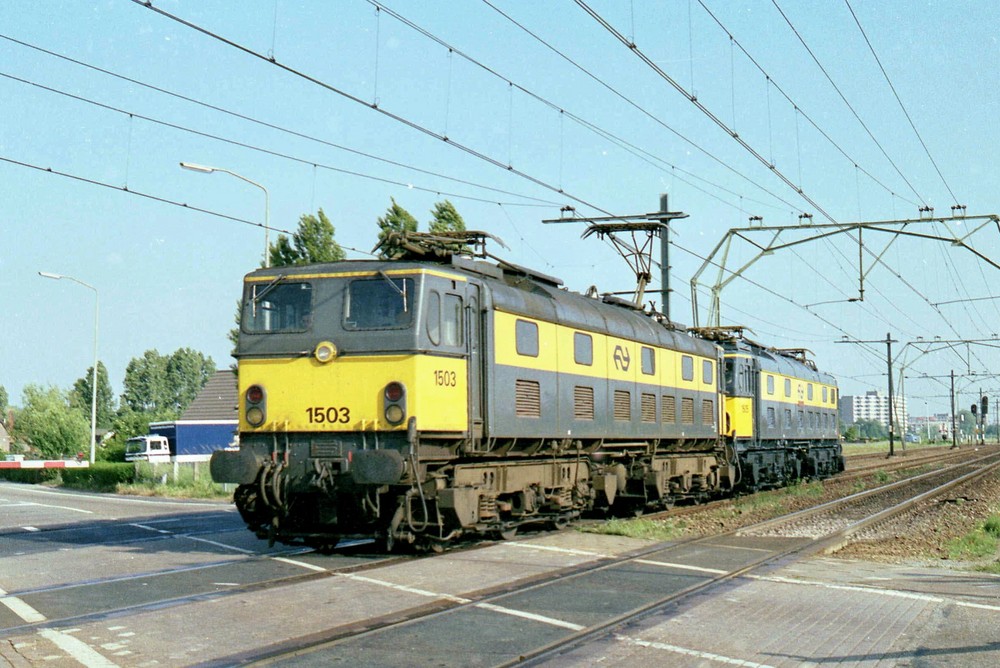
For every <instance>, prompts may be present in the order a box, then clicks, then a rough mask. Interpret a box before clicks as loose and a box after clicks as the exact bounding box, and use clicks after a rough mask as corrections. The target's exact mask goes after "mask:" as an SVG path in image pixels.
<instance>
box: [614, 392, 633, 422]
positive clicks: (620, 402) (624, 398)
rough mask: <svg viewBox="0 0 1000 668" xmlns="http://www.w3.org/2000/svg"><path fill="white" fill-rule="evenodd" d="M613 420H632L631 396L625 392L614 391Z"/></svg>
mask: <svg viewBox="0 0 1000 668" xmlns="http://www.w3.org/2000/svg"><path fill="white" fill-rule="evenodd" d="M615 419H616V420H631V419H632V395H631V394H629V392H627V391H626V390H615Z"/></svg>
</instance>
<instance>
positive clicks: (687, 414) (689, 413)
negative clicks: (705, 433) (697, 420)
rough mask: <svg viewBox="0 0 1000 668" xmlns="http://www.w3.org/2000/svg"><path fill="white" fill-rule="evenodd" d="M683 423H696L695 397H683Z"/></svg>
mask: <svg viewBox="0 0 1000 668" xmlns="http://www.w3.org/2000/svg"><path fill="white" fill-rule="evenodd" d="M681 424H694V399H692V398H691V397H681Z"/></svg>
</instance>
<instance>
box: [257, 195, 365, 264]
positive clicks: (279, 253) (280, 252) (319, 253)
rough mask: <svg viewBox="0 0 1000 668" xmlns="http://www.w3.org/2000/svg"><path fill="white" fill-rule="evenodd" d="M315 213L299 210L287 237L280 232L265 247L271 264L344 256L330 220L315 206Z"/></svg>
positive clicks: (310, 261)
mask: <svg viewBox="0 0 1000 668" xmlns="http://www.w3.org/2000/svg"><path fill="white" fill-rule="evenodd" d="M318 213H319V215H318V216H313V215H311V214H303V215H302V216H301V217H300V218H299V228H298V230H296V231H295V233H294V234H292V238H291V240H289V238H288V236H287V235H284V234H281V235H279V236H278V240H277V241H276V242H275V243H273V244H271V246H270V248H269V249H268V252H269V258H270V260H271V266H272V267H288V266H292V265H299V264H312V263H314V262H338V261H340V260H343V259H344V258H345V257H347V256H346V254H345V253H344V249H343V248H341V247H340V244H338V243H337V242H336V241H335V240H334V238H333V235H334V228H333V223H331V222H330V219H329V218H327V217H326V214H325V213H323V209H320V210H319V212H318Z"/></svg>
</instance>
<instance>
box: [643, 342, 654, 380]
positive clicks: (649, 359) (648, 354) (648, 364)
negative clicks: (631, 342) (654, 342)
mask: <svg viewBox="0 0 1000 668" xmlns="http://www.w3.org/2000/svg"><path fill="white" fill-rule="evenodd" d="M642 372H643V373H644V374H646V375H647V376H652V375H653V374H654V373H656V354H655V353H654V352H653V349H652V348H647V347H646V346H643V347H642Z"/></svg>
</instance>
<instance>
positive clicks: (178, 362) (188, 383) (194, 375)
mask: <svg viewBox="0 0 1000 668" xmlns="http://www.w3.org/2000/svg"><path fill="white" fill-rule="evenodd" d="M166 373H167V379H166V380H167V391H168V398H169V401H170V404H171V406H170V408H171V409H172V410H173V411H175V412H176V413H177V414H178V415H180V414H181V413H182V412H184V410H185V409H186V408H187V407H188V406H190V405H191V402H192V401H194V398H195V397H196V396H198V392H200V391H201V388H203V387H205V383H207V382H208V379H209V378H211V377H212V375H213V374H214V373H215V362H214V361H213V360H212V358H211V357H205V356H204V355H203V354H202V353H200V352H198V351H196V350H192V349H191V348H178V349H177V350H175V351H174V353H173V355H171V356H170V357H169V359H167V365H166Z"/></svg>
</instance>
